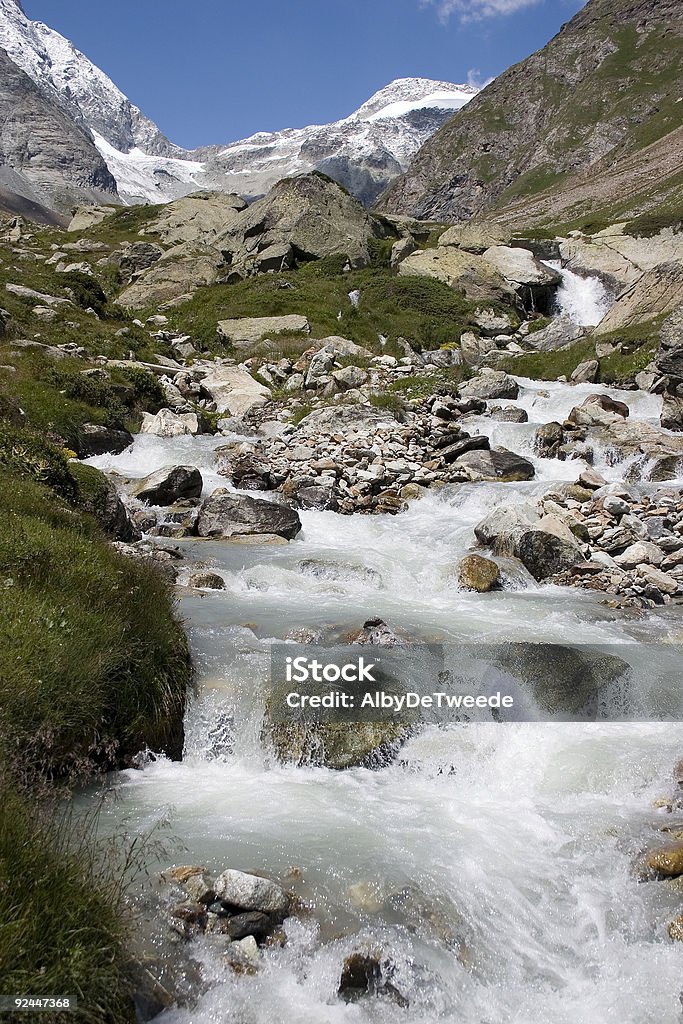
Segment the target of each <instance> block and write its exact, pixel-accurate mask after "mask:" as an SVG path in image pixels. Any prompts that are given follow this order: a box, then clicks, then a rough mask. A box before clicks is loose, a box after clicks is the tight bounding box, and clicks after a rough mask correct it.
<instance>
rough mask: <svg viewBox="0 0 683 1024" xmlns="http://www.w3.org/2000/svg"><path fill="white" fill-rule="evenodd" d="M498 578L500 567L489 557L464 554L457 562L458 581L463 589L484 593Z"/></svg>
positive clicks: (494, 584) (493, 585) (491, 587)
mask: <svg viewBox="0 0 683 1024" xmlns="http://www.w3.org/2000/svg"><path fill="white" fill-rule="evenodd" d="M499 580H500V569H499V568H498V566H497V565H496V563H495V562H493V561H492V560H491V559H490V558H483V557H482V556H481V555H466V556H465V558H463V559H462V560H461V561H460V563H459V564H458V583H459V584H460V586H461V587H463V588H464V589H465V590H475V591H476V592H477V593H478V594H486V593H488V591H489V590H493V588H494V587H495V586H496V584H497V583H498V582H499Z"/></svg>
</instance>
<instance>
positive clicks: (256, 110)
mask: <svg viewBox="0 0 683 1024" xmlns="http://www.w3.org/2000/svg"><path fill="white" fill-rule="evenodd" d="M584 2H585V0H249V2H245V0H193V2H192V3H188V2H187V0H116V2H115V3H108V4H105V3H101V2H90V3H88V2H86V0H24V9H25V11H26V13H27V15H28V16H29V17H30V18H34V19H36V20H39V21H44V22H46V23H47V24H48V25H50V26H52V28H55V29H57V30H58V31H59V32H61V33H62V34H63V35H65V36H67V37H68V38H69V39H71V40H72V41H73V42H74V43H75V45H76V46H77V47H78V48H79V49H80V50H82V51H83V52H84V53H85V54H86V55H87V56H88V57H89V58H90V59H91V60H92V61H94V63H95V64H98V65H99V66H100V67H101V68H103V70H105V71H106V72H107V74H108V75H109V76H110V77H111V78H112V79H113V80H114V81H115V82H116V84H117V85H118V86H119V88H121V89H122V90H123V91H124V92H125V93H126V94H127V95H128V96H129V97H130V98H131V99H132V100H133V102H134V103H136V104H137V105H138V106H139V107H140V108H141V109H142V110H143V111H144V113H145V114H147V116H148V117H151V118H152V119H153V120H154V121H156V122H157V124H158V125H159V127H160V128H161V130H162V131H163V132H164V133H165V134H166V135H167V136H168V137H169V138H170V139H172V140H173V141H174V142H176V143H178V144H180V145H183V146H187V147H194V146H197V145H203V144H209V143H222V142H230V141H233V140H235V139H239V138H243V137H245V136H247V135H250V134H252V133H253V132H255V131H261V130H274V129H278V128H285V127H300V126H303V125H306V124H314V123H317V124H320V123H325V122H328V121H333V120H336V119H337V118H339V117H345V116H346V115H347V114H350V113H351V112H352V111H353V110H354V109H355V108H356V107H358V106H360V104H361V103H363V102H364V101H365V100H366V99H367V98H368V97H369V96H370V95H371V94H372V93H373V92H375V91H376V90H377V89H379V88H381V87H382V86H383V85H386V84H387V83H388V82H390V81H391V80H392V79H394V78H404V77H408V76H420V77H424V78H438V79H444V80H447V81H453V82H462V81H467V78H468V75H470V76H472V75H474V76H476V77H478V78H479V79H480V80H485V79H487V78H489V77H491V76H494V75H496V74H499V73H500V72H501V71H503V70H504V69H505V68H506V67H509V66H510V64H514V63H515V62H516V61H518V60H521V59H522V58H523V57H525V56H527V55H528V54H529V53H532V52H533V51H534V50H536V49H538V48H539V47H540V46H542V45H543V44H544V43H545V42H547V40H548V39H549V38H550V37H551V36H552V35H554V34H555V33H556V32H557V31H558V29H559V28H560V26H561V25H562V23H563V22H564V21H567V20H568V19H569V18H570V17H572V16H573V15H574V14H575V13H576V12H577V11H578V10H579V9H580V8H581V7H582V6H583V4H584Z"/></svg>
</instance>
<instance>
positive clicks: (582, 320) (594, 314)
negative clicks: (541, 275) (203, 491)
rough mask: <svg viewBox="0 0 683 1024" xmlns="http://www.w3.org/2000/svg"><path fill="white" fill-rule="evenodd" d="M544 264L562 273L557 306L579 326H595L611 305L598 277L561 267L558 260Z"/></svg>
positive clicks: (607, 293)
mask: <svg viewBox="0 0 683 1024" xmlns="http://www.w3.org/2000/svg"><path fill="white" fill-rule="evenodd" d="M543 262H544V263H545V264H546V266H548V267H551V268H552V269H553V270H557V271H558V272H559V273H560V274H561V275H562V284H561V285H560V287H559V288H558V290H557V308H558V310H559V312H560V313H563V314H564V315H565V316H568V317H569V318H570V319H571V320H573V321H574V323H576V324H579V325H580V326H581V327H595V326H596V325H597V324H599V323H600V321H601V320H602V318H603V317H605V316H606V315H607V314H608V313H609V310H610V307H611V305H612V299H611V297H610V295H609V292H608V291H607V288H606V287H605V285H604V284H603V282H602V281H601V280H600V278H599V277H582V276H581V275H580V274H575V273H574V271H573V270H568V269H567V268H566V267H563V266H562V264H561V262H560V261H559V260H544V261H543Z"/></svg>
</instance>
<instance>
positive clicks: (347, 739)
mask: <svg viewBox="0 0 683 1024" xmlns="http://www.w3.org/2000/svg"><path fill="white" fill-rule="evenodd" d="M410 733H411V730H410V729H409V728H407V727H406V726H404V725H400V724H395V723H392V722H355V723H354V724H353V728H350V727H349V725H348V724H345V723H335V722H330V723H326V722H296V721H286V722H274V721H271V720H270V718H269V716H267V717H266V721H265V723H264V735H265V736H267V737H268V738H269V739H270V741H271V742H272V744H273V748H274V750H275V754H276V756H277V759H278V761H280V762H282V764H295V765H299V766H304V765H306V766H315V767H319V766H322V767H325V768H331V769H332V770H333V771H344V770H346V769H347V768H371V769H378V768H382V767H384V766H385V765H387V764H390V763H391V761H393V759H394V756H395V754H396V752H397V750H398V749H399V747H401V746H402V744H403V743H405V741H406V740H407V739H408V737H409V736H410Z"/></svg>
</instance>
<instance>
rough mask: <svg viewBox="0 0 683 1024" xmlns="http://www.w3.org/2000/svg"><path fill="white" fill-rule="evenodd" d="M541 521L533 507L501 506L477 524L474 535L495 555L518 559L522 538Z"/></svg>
mask: <svg viewBox="0 0 683 1024" xmlns="http://www.w3.org/2000/svg"><path fill="white" fill-rule="evenodd" d="M539 519H540V516H539V514H538V512H537V511H536V509H535V508H534V506H533V505H499V506H498V507H497V508H494V509H493V511H492V512H489V514H488V515H487V516H485V518H484V519H482V520H481V522H479V523H477V525H476V526H475V528H474V533H475V536H476V538H477V540H478V541H479V543H480V544H483V545H484V546H485V547H487V548H491V550H492V551H493V552H494V554H497V555H507V556H509V557H512V558H518V557H519V544H520V541H521V539H522V536H523V535H524V534H525V533H526V532H528V530H529V529H530V528H531V527H532V526H534V525H535V524H536V523H538V521H539Z"/></svg>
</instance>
